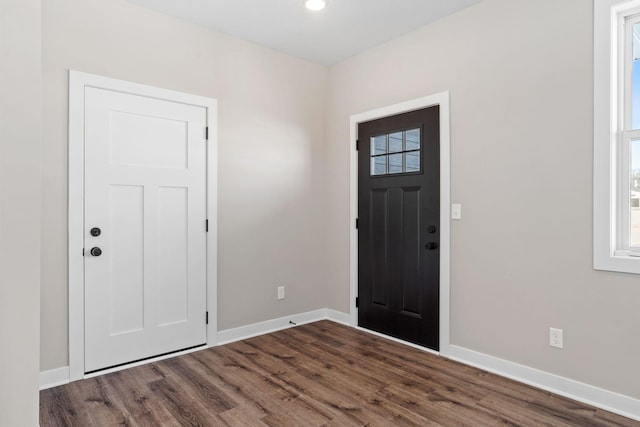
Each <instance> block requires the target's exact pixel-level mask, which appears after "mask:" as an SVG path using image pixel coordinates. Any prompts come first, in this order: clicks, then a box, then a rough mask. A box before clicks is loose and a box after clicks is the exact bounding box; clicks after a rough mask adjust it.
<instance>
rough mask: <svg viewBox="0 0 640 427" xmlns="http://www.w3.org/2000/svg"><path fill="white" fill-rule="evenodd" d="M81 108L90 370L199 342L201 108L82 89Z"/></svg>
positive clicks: (202, 333) (202, 295)
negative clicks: (82, 116) (83, 107)
mask: <svg viewBox="0 0 640 427" xmlns="http://www.w3.org/2000/svg"><path fill="white" fill-rule="evenodd" d="M84 101H85V112H84V113H85V128H84V132H85V134H84V141H85V147H84V148H85V164H84V178H85V190H84V228H85V230H84V248H85V257H84V271H85V278H84V288H85V289H84V291H85V310H84V311H85V316H84V317H85V372H92V371H95V370H99V369H103V368H107V367H110V366H115V365H118V364H122V363H127V362H132V361H135V360H139V359H143V358H147V357H151V356H155V355H160V354H164V353H169V352H172V351H177V350H180V349H184V348H188V347H193V346H197V345H200V344H204V343H206V339H207V338H206V323H205V316H206V274H207V271H206V228H205V220H206V194H207V193H206V178H207V177H206V174H207V161H206V158H207V156H206V154H207V152H206V150H207V144H206V137H205V129H206V123H207V110H206V108H204V107H201V106H194V105H188V104H183V103H178V102H173V101H169V100H163V99H158V98H152V97H147V96H141V95H133V94H127V93H122V92H117V91H112V90H106V89H98V88H91V87H87V88H86V90H85V100H84ZM92 229H94V230H93V233H92ZM96 229H99V230H100V232H99V235H98V236H96V235H94V234H98V232H97V230H96ZM94 248H98V249H99V250H96V249H94ZM92 251H93V252H92Z"/></svg>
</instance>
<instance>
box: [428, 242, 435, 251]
mask: <svg viewBox="0 0 640 427" xmlns="http://www.w3.org/2000/svg"><path fill="white" fill-rule="evenodd" d="M426 249H427V250H429V251H433V250H436V249H438V244H437V243H436V242H429V243H427V244H426Z"/></svg>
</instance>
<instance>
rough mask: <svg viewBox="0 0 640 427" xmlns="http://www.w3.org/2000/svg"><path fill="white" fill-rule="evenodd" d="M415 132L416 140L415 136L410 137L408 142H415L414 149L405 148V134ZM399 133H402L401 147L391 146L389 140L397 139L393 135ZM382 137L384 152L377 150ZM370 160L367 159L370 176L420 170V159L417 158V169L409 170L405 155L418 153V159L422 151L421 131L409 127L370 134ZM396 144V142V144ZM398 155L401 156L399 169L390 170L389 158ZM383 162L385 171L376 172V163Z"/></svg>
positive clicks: (418, 171)
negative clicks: (381, 133)
mask: <svg viewBox="0 0 640 427" xmlns="http://www.w3.org/2000/svg"><path fill="white" fill-rule="evenodd" d="M415 132H417V136H418V138H417V141H416V140H415V138H412V139H411V140H410V141H409V143H410V144H414V145H415V144H417V147H418V148H416V149H409V150H407V134H412V135H413V134H414V133H415ZM398 134H401V135H402V143H401V149H398V148H393V149H392V148H391V144H392V143H391V140H392V138H393V140H394V141H397V140H398V137H397V136H396V137H393V136H395V135H398ZM382 137H384V139H385V143H386V144H385V151H384V152H379V151H380V148H379V147H380V144H379V143H380V142H381V138H382ZM369 144H370V153H371V154H370V161H369V174H370V175H371V176H389V175H399V174H411V173H420V172H422V161H421V160H419V161H418V168H417V170H409V169H408V166H407V165H408V163H407V155H409V156H410V155H415V154H417V155H418V158H419V159H420V157H421V156H420V154H421V151H422V131H421V129H420V128H411V129H405V130H401V131H395V132H389V133H387V134H383V135H375V136H372V137H371V139H370V142H369ZM396 145H397V144H396ZM398 156H401V158H402V164H401V166H400V169H399V170H396V171H392V170H391V158H392V157H393V158H397V157H398ZM382 159H384V162H382V161H381V160H382ZM383 163H384V165H385V172H384V173H376V167H375V166H376V165H382V164H383Z"/></svg>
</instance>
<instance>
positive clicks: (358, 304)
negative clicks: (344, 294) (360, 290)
mask: <svg viewBox="0 0 640 427" xmlns="http://www.w3.org/2000/svg"><path fill="white" fill-rule="evenodd" d="M358 307H360V299H359V298H358V297H356V308H358Z"/></svg>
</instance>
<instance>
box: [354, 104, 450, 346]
mask: <svg viewBox="0 0 640 427" xmlns="http://www.w3.org/2000/svg"><path fill="white" fill-rule="evenodd" d="M449 98H450V96H449V91H444V92H440V93H437V94H434V95H429V96H425V97H422V98H418V99H413V100H410V101H406V102H401V103H399V104H394V105H390V106H387V107H382V108H378V109H375V110H371V111H367V112H364V113H360V114H356V115H353V116H351V118H350V132H351V136H350V141H351V145H350V147H351V148H350V168H349V170H350V192H349V193H350V224H351V227H350V229H351V233H350V239H349V240H350V245H349V246H350V247H349V268H350V277H349V320H350V323H351V325H352V326H358V308H357V307H356V297H357V296H358V230H357V229H356V227H355V224H356V219H357V218H358V151H357V150H356V144H357V140H358V124H360V123H363V122H368V121H371V120H376V119H381V118H383V117H389V116H395V115H397V114H402V113H406V112H408V111H414V110H420V109H423V108H427V107H432V106H435V105H439V106H440V321H439V323H440V325H439V327H440V340H439V341H440V343H439V344H440V351H439V353H440V354H441V355H443V356H448V355H449V345H450V319H449V312H450V286H451V263H450V260H451V221H450V217H451V153H450V144H451V131H450V105H449ZM363 143H364V142H363Z"/></svg>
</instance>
